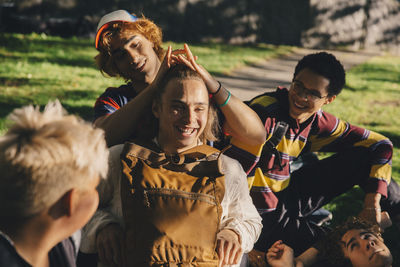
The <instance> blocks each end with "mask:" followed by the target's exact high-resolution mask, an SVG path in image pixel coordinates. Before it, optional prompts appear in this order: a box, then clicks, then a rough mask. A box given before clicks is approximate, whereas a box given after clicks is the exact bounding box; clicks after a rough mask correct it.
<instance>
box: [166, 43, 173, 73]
mask: <svg viewBox="0 0 400 267" xmlns="http://www.w3.org/2000/svg"><path fill="white" fill-rule="evenodd" d="M171 54H172V47H171V46H170V45H169V46H168V49H167V54H166V56H165V57H166V60H167V66H168V68H170V67H171Z"/></svg>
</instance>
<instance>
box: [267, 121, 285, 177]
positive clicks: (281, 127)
mask: <svg viewBox="0 0 400 267" xmlns="http://www.w3.org/2000/svg"><path fill="white" fill-rule="evenodd" d="M288 129H289V124H287V123H286V122H284V121H279V122H278V123H277V124H276V126H275V129H274V132H273V133H272V136H271V138H269V139H268V141H267V142H265V145H264V150H265V152H267V153H268V154H274V155H275V159H277V160H278V164H279V167H280V169H281V170H282V169H283V167H285V165H286V164H285V165H283V166H282V162H281V158H280V155H279V152H278V150H277V149H276V146H277V145H278V144H279V143H280V142H281V140H282V138H283V137H284V136H285V134H286V132H287V130H288Z"/></svg>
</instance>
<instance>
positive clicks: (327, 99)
mask: <svg viewBox="0 0 400 267" xmlns="http://www.w3.org/2000/svg"><path fill="white" fill-rule="evenodd" d="M335 99H336V95H333V96H328V97H327V98H326V99H325V103H324V104H325V105H327V104H330V103H332V102H333V100H335Z"/></svg>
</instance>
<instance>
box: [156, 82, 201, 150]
mask: <svg viewBox="0 0 400 267" xmlns="http://www.w3.org/2000/svg"><path fill="white" fill-rule="evenodd" d="M208 112H209V98H208V93H207V88H206V86H205V84H204V82H203V81H201V80H199V79H194V78H187V79H177V78H173V79H171V80H170V81H169V82H168V83H167V84H166V87H165V91H164V93H163V94H162V96H161V103H160V104H157V103H156V102H154V103H153V113H154V116H155V117H156V118H158V119H159V132H158V142H159V144H160V146H161V148H162V149H163V150H164V151H165V152H166V153H180V152H182V151H185V150H187V149H190V148H193V147H195V146H197V145H198V142H199V138H200V136H201V134H202V133H203V131H204V128H205V127H206V125H207V118H208Z"/></svg>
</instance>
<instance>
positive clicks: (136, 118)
mask: <svg viewBox="0 0 400 267" xmlns="http://www.w3.org/2000/svg"><path fill="white" fill-rule="evenodd" d="M155 92H156V88H155V87H153V86H152V85H149V86H148V87H147V88H146V89H144V90H143V91H142V92H141V93H140V94H139V95H137V96H136V97H135V98H133V99H132V100H130V101H129V102H128V103H127V104H126V105H124V106H123V107H121V108H120V109H118V110H117V111H115V112H114V113H112V114H110V115H106V116H103V117H100V118H98V119H97V120H96V121H95V122H94V125H95V126H96V127H99V128H102V129H103V130H104V132H105V138H106V142H107V145H108V147H111V146H113V145H117V144H122V143H124V142H125V141H126V140H128V139H129V137H131V136H132V134H133V133H134V132H135V131H137V130H138V123H139V122H140V121H141V120H142V119H143V116H144V115H145V114H146V113H148V112H150V111H151V103H152V100H153V97H154V94H155Z"/></svg>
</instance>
